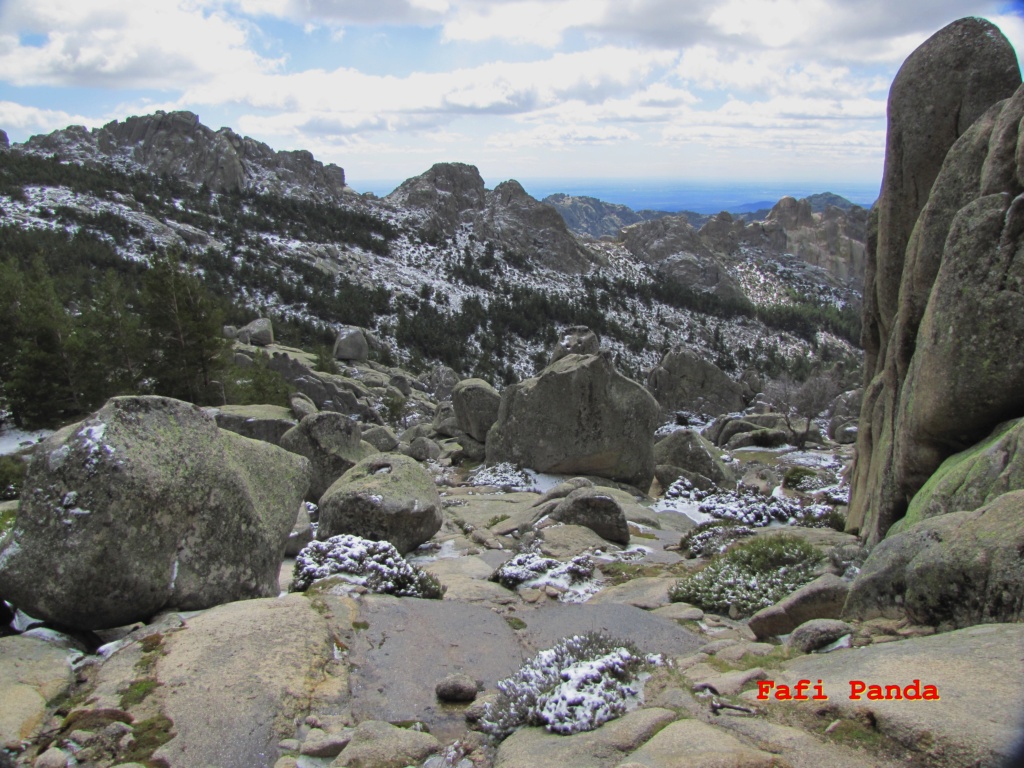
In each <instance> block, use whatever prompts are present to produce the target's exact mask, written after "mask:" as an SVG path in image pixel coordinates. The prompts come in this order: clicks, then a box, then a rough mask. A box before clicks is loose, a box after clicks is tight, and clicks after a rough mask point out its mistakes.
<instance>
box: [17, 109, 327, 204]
mask: <svg viewBox="0 0 1024 768" xmlns="http://www.w3.org/2000/svg"><path fill="white" fill-rule="evenodd" d="M21 151H28V152H34V153H40V154H45V155H50V154H53V153H55V152H56V153H59V154H61V155H62V156H68V157H70V158H73V159H77V160H79V161H83V162H88V163H93V164H103V165H106V164H113V165H115V166H117V167H121V168H124V169H125V170H132V169H133V166H136V167H139V166H141V167H142V168H144V169H145V170H147V171H148V172H150V173H153V174H155V175H157V176H160V175H167V176H172V177H175V178H179V179H182V180H184V181H188V182H190V183H192V184H196V185H199V184H205V185H206V186H207V187H209V188H210V190H211V191H213V192H263V193H271V194H279V195H290V196H297V197H313V198H316V199H335V198H337V197H338V196H340V195H342V194H343V193H344V190H345V171H344V170H342V169H341V168H339V167H338V166H336V165H333V164H328V165H324V164H323V163H321V162H319V161H317V160H315V159H314V158H313V155H312V154H310V153H309V152H307V151H306V150H296V151H292V152H275V151H274V150H272V149H271V148H270V147H268V146H267V145H266V144H264V143H262V142H259V141H256V140H255V139H250V138H248V137H243V136H239V135H238V134H237V133H235V132H234V131H232V130H231V129H230V128H221V129H220V130H219V131H214V130H212V129H210V128H207V127H206V126H205V125H203V124H202V123H200V122H199V117H198V116H197V115H195V114H193V113H192V112H163V111H158V112H156V113H155V114H152V115H143V116H140V117H129V118H127V119H126V120H123V121H117V120H114V121H113V122H110V123H107V124H106V125H104V126H103V127H102V128H94V129H92V130H91V131H88V130H86V129H85V128H83V127H82V126H71V127H70V128H66V129H64V130H60V131H54V132H53V133H51V134H48V135H45V136H33V137H32V138H31V139H29V140H28V141H27V142H25V144H24V145H22V147H21Z"/></svg>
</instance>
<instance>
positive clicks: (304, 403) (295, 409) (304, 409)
mask: <svg viewBox="0 0 1024 768" xmlns="http://www.w3.org/2000/svg"><path fill="white" fill-rule="evenodd" d="M288 405H289V406H290V407H291V410H292V415H293V416H295V418H296V419H300V420H301V419H303V418H305V417H306V416H311V415H313V414H314V413H317V412H318V411H319V410H320V409H319V408H318V407H317V404H316V403H314V402H313V400H312V398H310V397H309V395H304V394H302V393H301V392H296V393H295V394H293V395H292V396H291V397H290V398H289V399H288Z"/></svg>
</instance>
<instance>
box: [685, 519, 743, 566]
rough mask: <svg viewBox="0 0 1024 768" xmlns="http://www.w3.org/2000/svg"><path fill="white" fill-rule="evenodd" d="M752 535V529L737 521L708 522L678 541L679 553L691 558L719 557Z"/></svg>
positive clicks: (688, 532)
mask: <svg viewBox="0 0 1024 768" xmlns="http://www.w3.org/2000/svg"><path fill="white" fill-rule="evenodd" d="M753 535H754V529H753V528H751V527H750V526H748V525H743V524H742V523H741V522H739V521H738V520H729V519H725V520H709V521H708V522H706V523H701V524H700V525H698V526H697V527H696V528H694V529H693V530H691V531H687V533H686V534H685V535H684V536H683V538H681V539H680V540H679V551H680V552H682V553H683V554H684V555H685V554H688V555H690V556H691V557H709V556H711V555H720V554H722V553H723V552H725V550H727V549H728V548H729V547H730V546H731V545H732V544H733V543H735V542H737V541H739V540H740V539H743V538H746V537H748V536H753Z"/></svg>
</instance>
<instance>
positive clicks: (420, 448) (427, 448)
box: [402, 437, 441, 461]
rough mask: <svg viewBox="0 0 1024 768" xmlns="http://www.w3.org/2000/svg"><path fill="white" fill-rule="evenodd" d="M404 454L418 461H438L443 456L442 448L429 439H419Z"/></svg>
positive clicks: (410, 444)
mask: <svg viewBox="0 0 1024 768" xmlns="http://www.w3.org/2000/svg"><path fill="white" fill-rule="evenodd" d="M402 453H404V454H405V455H406V456H408V457H409V458H412V459H415V460H416V461H436V460H437V459H438V458H439V457H440V456H441V446H439V445H438V444H437V443H435V442H434V441H433V440H431V439H430V438H429V437H417V438H416V439H415V440H413V441H412V442H411V443H409V447H408V449H406V450H405V451H402Z"/></svg>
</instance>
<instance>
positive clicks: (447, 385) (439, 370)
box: [425, 365, 459, 400]
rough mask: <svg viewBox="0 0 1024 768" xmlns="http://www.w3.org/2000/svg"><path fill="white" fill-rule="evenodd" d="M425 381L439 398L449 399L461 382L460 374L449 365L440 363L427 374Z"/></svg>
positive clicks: (428, 387)
mask: <svg viewBox="0 0 1024 768" xmlns="http://www.w3.org/2000/svg"><path fill="white" fill-rule="evenodd" d="M425 383H426V385H427V389H428V390H429V391H430V392H433V393H434V397H435V398H436V399H437V400H447V399H448V398H450V397H451V396H452V390H453V389H455V385H456V384H458V383H459V374H457V373H456V372H455V371H453V370H452V369H451V368H449V367H448V366H447V365H438V366H435V367H434V368H432V369H431V371H430V373H428V374H427V376H426V379H425Z"/></svg>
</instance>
